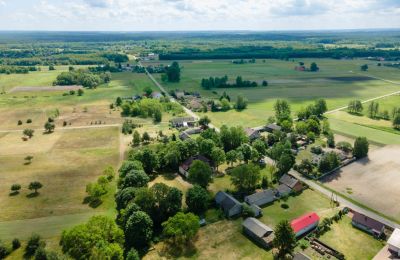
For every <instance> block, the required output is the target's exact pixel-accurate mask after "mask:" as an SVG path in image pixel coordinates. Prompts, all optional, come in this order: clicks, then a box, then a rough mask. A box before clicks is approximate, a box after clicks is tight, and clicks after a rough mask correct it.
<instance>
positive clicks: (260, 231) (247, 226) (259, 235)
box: [242, 218, 274, 248]
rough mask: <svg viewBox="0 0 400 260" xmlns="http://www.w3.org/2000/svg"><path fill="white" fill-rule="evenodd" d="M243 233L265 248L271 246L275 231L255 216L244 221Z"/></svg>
mask: <svg viewBox="0 0 400 260" xmlns="http://www.w3.org/2000/svg"><path fill="white" fill-rule="evenodd" d="M242 227H243V233H245V234H246V235H247V236H249V237H250V238H251V239H253V240H254V241H255V242H256V243H258V244H259V245H260V246H262V247H264V248H269V247H270V246H271V244H272V240H273V239H274V231H273V230H272V229H271V228H270V227H268V226H267V225H265V224H264V223H262V222H261V221H259V220H258V219H255V218H246V219H245V221H243V223H242Z"/></svg>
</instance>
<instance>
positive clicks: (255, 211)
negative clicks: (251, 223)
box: [250, 204, 262, 218]
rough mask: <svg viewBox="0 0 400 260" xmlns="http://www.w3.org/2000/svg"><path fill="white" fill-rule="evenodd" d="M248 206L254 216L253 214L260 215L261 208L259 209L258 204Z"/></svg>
mask: <svg viewBox="0 0 400 260" xmlns="http://www.w3.org/2000/svg"><path fill="white" fill-rule="evenodd" d="M250 208H251V209H252V210H253V212H254V216H255V217H256V218H258V217H260V216H262V209H261V208H260V207H259V206H257V205H254V204H251V205H250Z"/></svg>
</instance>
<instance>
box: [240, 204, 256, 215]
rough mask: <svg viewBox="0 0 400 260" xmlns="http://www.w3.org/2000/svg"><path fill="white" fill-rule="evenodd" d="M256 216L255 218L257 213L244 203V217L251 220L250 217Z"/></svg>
mask: <svg viewBox="0 0 400 260" xmlns="http://www.w3.org/2000/svg"><path fill="white" fill-rule="evenodd" d="M254 216H255V213H254V211H253V209H252V208H251V207H250V206H249V205H247V204H246V203H243V210H242V217H243V218H249V217H254Z"/></svg>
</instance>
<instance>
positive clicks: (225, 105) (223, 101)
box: [220, 98, 231, 111]
mask: <svg viewBox="0 0 400 260" xmlns="http://www.w3.org/2000/svg"><path fill="white" fill-rule="evenodd" d="M220 101H221V110H222V111H228V110H229V109H231V104H230V103H229V101H228V99H226V98H223V99H221V100H220Z"/></svg>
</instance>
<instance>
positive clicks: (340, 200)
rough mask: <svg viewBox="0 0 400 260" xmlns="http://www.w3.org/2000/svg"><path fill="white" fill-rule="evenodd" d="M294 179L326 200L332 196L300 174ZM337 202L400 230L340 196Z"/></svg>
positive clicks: (329, 192)
mask: <svg viewBox="0 0 400 260" xmlns="http://www.w3.org/2000/svg"><path fill="white" fill-rule="evenodd" d="M295 177H296V178H298V179H299V180H301V181H302V182H304V183H306V184H307V185H308V186H310V187H311V188H313V189H315V190H317V191H319V192H321V193H322V194H324V195H325V196H327V197H328V198H330V197H331V196H332V191H330V190H328V189H326V188H324V187H323V186H321V185H319V184H318V183H316V182H314V181H311V180H308V179H306V178H304V177H303V176H301V175H300V174H296V176H295ZM337 200H338V201H339V203H340V205H342V206H345V207H349V208H351V209H353V210H355V211H357V212H360V213H362V214H364V215H366V216H368V217H370V218H373V219H376V220H378V221H380V222H382V223H384V224H385V225H387V226H390V227H393V228H400V225H399V224H397V223H395V222H393V221H391V220H389V219H387V218H385V217H383V216H380V215H378V214H376V213H374V212H372V211H370V210H368V209H365V208H363V207H360V206H358V205H356V204H354V203H352V202H351V201H349V200H347V199H345V198H343V197H342V196H341V195H340V194H338V195H337Z"/></svg>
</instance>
